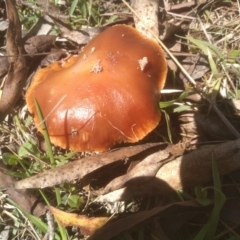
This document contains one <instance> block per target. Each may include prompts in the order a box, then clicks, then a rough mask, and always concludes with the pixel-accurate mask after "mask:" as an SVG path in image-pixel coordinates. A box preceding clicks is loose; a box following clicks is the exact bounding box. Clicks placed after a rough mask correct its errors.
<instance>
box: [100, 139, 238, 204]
mask: <svg viewBox="0 0 240 240" xmlns="http://www.w3.org/2000/svg"><path fill="white" fill-rule="evenodd" d="M155 154H159V152H157V153H155ZM239 158H240V139H238V140H236V141H230V142H226V143H223V144H218V145H214V146H212V145H210V146H205V147H203V148H202V149H199V150H195V151H193V152H190V153H188V154H185V155H183V156H177V157H176V158H175V159H174V160H173V161H169V162H167V163H166V164H164V165H163V166H161V167H160V168H159V170H158V172H157V174H156V176H155V177H152V179H151V180H150V181H143V179H142V178H141V177H138V178H136V179H134V178H133V179H132V180H131V181H130V182H129V184H128V185H126V186H124V187H123V188H121V189H118V190H115V191H113V192H110V193H108V194H105V195H102V196H99V197H98V198H97V199H96V201H103V202H104V201H108V202H114V201H123V200H131V199H133V198H135V197H138V196H143V195H154V194H168V193H170V192H171V191H175V190H180V189H184V188H188V187H193V186H197V185H199V184H202V183H205V182H207V181H209V180H211V178H212V160H213V159H214V160H215V161H216V163H217V166H218V171H219V174H221V175H225V174H228V173H230V172H232V171H234V170H237V169H239V168H240V162H239ZM131 182H134V184H133V185H131ZM138 182H139V183H140V184H138Z"/></svg>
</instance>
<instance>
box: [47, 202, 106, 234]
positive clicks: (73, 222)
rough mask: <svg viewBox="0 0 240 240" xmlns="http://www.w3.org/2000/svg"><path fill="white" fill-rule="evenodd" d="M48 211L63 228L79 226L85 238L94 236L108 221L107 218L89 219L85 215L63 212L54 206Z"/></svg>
mask: <svg viewBox="0 0 240 240" xmlns="http://www.w3.org/2000/svg"><path fill="white" fill-rule="evenodd" d="M48 209H49V211H50V212H51V213H52V214H53V215H54V217H55V219H56V220H57V221H58V222H59V223H60V224H61V225H62V226H63V227H67V226H77V227H79V228H80V230H81V233H82V234H83V235H85V236H88V235H92V234H93V233H94V232H95V231H96V230H97V229H99V228H101V227H102V226H103V225H104V224H105V223H106V222H107V221H108V218H107V217H92V218H88V217H86V216H84V215H78V214H76V213H67V212H64V211H61V210H59V209H57V208H54V207H52V206H49V207H48Z"/></svg>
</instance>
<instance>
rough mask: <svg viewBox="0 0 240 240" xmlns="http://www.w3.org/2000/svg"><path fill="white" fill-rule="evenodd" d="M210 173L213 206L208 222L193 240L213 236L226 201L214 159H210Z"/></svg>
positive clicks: (207, 238) (206, 238)
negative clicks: (211, 175) (211, 177)
mask: <svg viewBox="0 0 240 240" xmlns="http://www.w3.org/2000/svg"><path fill="white" fill-rule="evenodd" d="M212 174H213V185H214V187H213V190H214V207H213V210H212V213H211V215H210V218H209V221H208V223H207V224H205V225H204V227H203V228H202V229H201V230H200V231H199V233H198V234H197V236H196V237H195V238H194V240H209V239H213V238H214V236H215V233H216V230H217V226H218V222H219V216H220V211H221V209H222V207H223V205H224V203H225V201H226V197H225V195H224V194H223V193H222V192H221V181H220V175H219V172H218V168H217V164H216V162H215V160H214V159H212ZM208 189H209V188H208Z"/></svg>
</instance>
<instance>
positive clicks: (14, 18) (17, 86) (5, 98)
mask: <svg viewBox="0 0 240 240" xmlns="http://www.w3.org/2000/svg"><path fill="white" fill-rule="evenodd" d="M5 3H6V8H7V16H8V20H9V27H8V30H7V36H6V39H7V54H8V55H10V56H11V57H8V61H9V63H10V67H9V70H8V75H7V78H6V80H5V82H4V87H3V91H2V95H1V101H0V119H1V120H3V119H4V117H5V116H6V115H7V114H8V112H9V111H10V110H11V109H12V107H13V106H14V105H15V103H16V102H17V100H18V99H19V97H20V96H21V93H22V88H23V86H24V83H25V80H26V73H27V65H26V61H25V58H24V57H23V56H22V54H23V53H24V50H23V45H22V32H21V24H20V21H19V18H18V13H17V10H16V8H15V6H14V4H13V2H12V1H11V0H6V1H5Z"/></svg>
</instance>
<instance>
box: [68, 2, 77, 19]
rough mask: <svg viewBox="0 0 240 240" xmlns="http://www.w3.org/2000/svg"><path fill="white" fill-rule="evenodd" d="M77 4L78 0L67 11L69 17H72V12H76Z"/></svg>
mask: <svg viewBox="0 0 240 240" xmlns="http://www.w3.org/2000/svg"><path fill="white" fill-rule="evenodd" d="M77 4H78V0H74V1H73V2H72V4H71V7H70V9H69V16H72V15H73V13H74V11H75V10H76V7H77Z"/></svg>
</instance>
